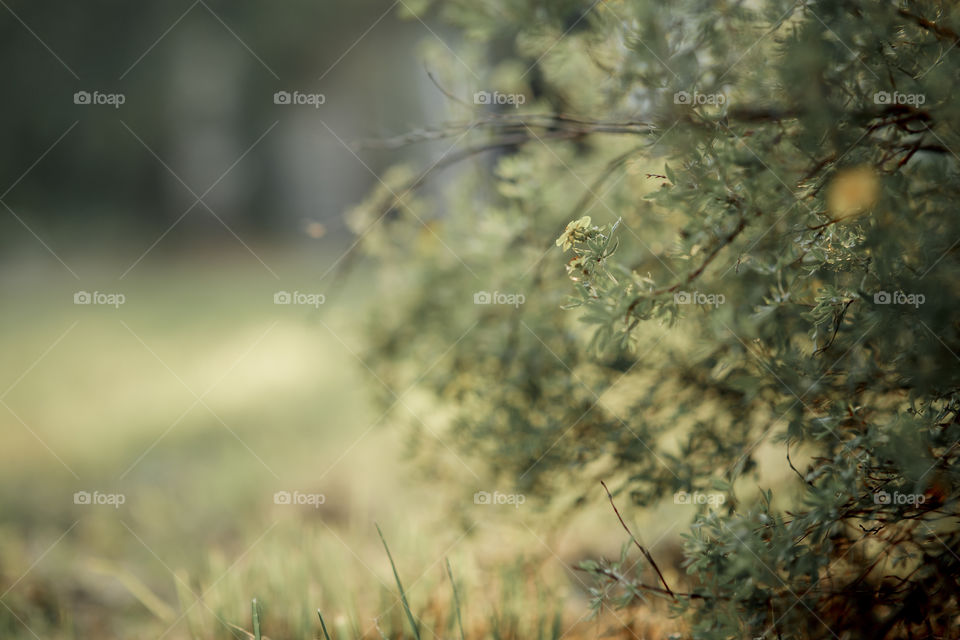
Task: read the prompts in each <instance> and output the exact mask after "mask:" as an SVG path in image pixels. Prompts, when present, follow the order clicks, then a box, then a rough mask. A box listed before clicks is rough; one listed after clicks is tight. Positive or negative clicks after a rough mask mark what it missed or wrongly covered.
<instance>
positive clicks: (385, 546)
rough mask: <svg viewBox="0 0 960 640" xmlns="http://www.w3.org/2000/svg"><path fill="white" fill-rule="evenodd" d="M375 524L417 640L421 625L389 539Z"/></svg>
mask: <svg viewBox="0 0 960 640" xmlns="http://www.w3.org/2000/svg"><path fill="white" fill-rule="evenodd" d="M374 526H375V527H377V533H378V534H379V535H380V541H381V542H382V543H383V548H384V549H386V550H387V559H389V560H390V568H392V569H393V577H394V579H396V581H397V588H398V589H400V601H401V602H402V603H403V610H404V611H406V612H407V620H409V621H410V626H411V627H412V628H413V637H415V638H416V639H417V640H420V627H418V626H417V621H416V619H414V617H413V612H412V611H411V610H410V603H409V602H407V594H406V592H405V591H404V590H403V585H402V584H400V574H399V573H397V565H396V564H394V562H393V556H392V555H390V547H388V546H387V540H386V538H384V537H383V531H381V530H380V525H378V524H376V523H374Z"/></svg>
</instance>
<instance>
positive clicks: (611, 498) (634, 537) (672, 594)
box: [600, 480, 677, 600]
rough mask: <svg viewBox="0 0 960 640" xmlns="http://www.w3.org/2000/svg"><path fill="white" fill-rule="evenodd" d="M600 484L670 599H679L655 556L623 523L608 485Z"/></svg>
mask: <svg viewBox="0 0 960 640" xmlns="http://www.w3.org/2000/svg"><path fill="white" fill-rule="evenodd" d="M600 484H601V485H602V486H603V490H604V491H606V492H607V498H609V499H610V506H612V507H613V512H614V513H615V514H617V519H618V520H619V521H620V524H621V525H623V528H624V530H625V531H626V532H627V533H628V534H629V535H630V539H631V540H633V544H635V545H637V549H640V553H642V554H643V556H644V557H645V558H646V559H647V562H649V563H650V566H651V567H653V570H654V571H656V572H657V576H658V577H659V578H660V582H661V583H663V588H664V589H666V591H667V593H669V594H670V597H671V598H673V599H674V600H676V599H677V596H676V595H675V594H674V593H673V591H672V590H671V589H670V585H668V584H667V580H666V578H664V577H663V573H661V571H660V567H658V566H657V563H656V562H654V560H653V556H652V555H650V552H649V551H647V549H646V547H644V546H643V545H642V544H640V541H639V540H637V537H636V536H634V535H633V532H632V531H630V527H628V526H627V523H626V522H624V521H623V516H621V515H620V511H619V510H618V509H617V504H616V503H615V502H614V501H613V495H611V494H610V489H607V485H606V483H605V482H604V481H603V480H601V481H600Z"/></svg>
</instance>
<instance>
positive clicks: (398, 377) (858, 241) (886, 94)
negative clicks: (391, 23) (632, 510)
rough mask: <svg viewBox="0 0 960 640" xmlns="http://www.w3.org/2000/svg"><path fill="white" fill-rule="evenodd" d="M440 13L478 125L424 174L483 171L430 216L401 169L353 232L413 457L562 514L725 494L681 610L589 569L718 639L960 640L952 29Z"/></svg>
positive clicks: (787, 12) (583, 10)
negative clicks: (411, 408) (779, 476)
mask: <svg viewBox="0 0 960 640" xmlns="http://www.w3.org/2000/svg"><path fill="white" fill-rule="evenodd" d="M411 6H413V4H412V3H411ZM412 10H416V11H418V12H429V11H431V10H432V9H430V7H429V3H418V4H417V5H416V6H413V9H412ZM435 10H436V11H437V12H438V13H439V14H440V16H441V17H442V18H443V19H445V20H446V21H448V22H449V23H450V24H452V25H454V26H456V27H457V28H459V29H460V30H461V33H462V34H463V36H464V38H465V42H464V45H463V46H462V47H460V48H458V49H457V51H458V54H459V55H458V56H450V55H449V54H446V55H445V56H441V57H437V58H436V59H435V60H434V61H433V62H432V63H431V64H432V68H434V69H436V70H437V82H438V84H440V85H441V86H442V87H444V90H445V91H447V93H448V94H449V95H450V96H451V98H453V97H455V96H456V95H459V93H458V90H460V89H465V91H464V92H463V93H464V95H473V94H474V92H486V93H485V94H483V93H481V94H479V96H477V97H476V102H478V103H480V104H478V105H472V104H469V98H468V99H467V100H465V102H467V104H466V110H467V112H468V113H469V114H470V115H469V117H468V118H467V119H466V120H461V121H454V122H451V123H450V124H449V125H445V126H443V127H439V128H437V129H435V130H429V131H423V132H420V133H418V134H414V135H413V136H410V137H407V138H405V139H403V142H404V143H409V142H415V141H417V140H419V139H421V138H423V139H430V140H433V139H437V138H440V139H444V140H446V141H447V143H448V144H451V145H453V146H452V147H451V151H450V152H449V154H448V155H446V156H444V158H445V159H443V160H441V164H440V167H443V166H445V165H446V164H449V163H452V161H453V160H460V159H463V158H482V160H481V161H479V162H478V163H476V164H475V165H473V167H472V169H471V170H464V171H461V172H460V173H458V174H456V176H455V178H454V180H453V184H452V185H450V188H449V189H443V190H438V191H434V192H429V193H428V192H427V191H425V190H423V189H421V186H422V185H424V184H426V183H427V182H428V181H429V179H430V178H432V177H433V172H432V171H429V170H428V171H427V172H425V173H423V174H422V175H418V174H416V173H414V172H412V170H411V169H409V168H406V169H404V168H397V169H395V170H394V171H392V172H391V173H390V174H388V176H387V177H386V178H385V180H384V188H383V189H381V190H380V191H378V192H377V193H374V194H372V195H371V197H370V199H369V200H368V201H367V202H366V203H364V205H363V206H361V207H359V208H358V209H357V210H356V211H355V212H354V214H353V217H352V220H353V222H354V224H355V225H356V228H357V229H358V231H361V232H362V233H363V234H364V239H365V242H364V246H366V247H367V249H368V250H369V251H370V252H371V253H372V254H374V255H376V256H379V257H380V258H381V259H383V260H384V261H386V262H387V263H388V264H390V265H391V269H389V270H387V277H394V278H397V279H396V280H395V282H396V283H398V285H402V286H397V287H395V289H394V290H395V291H396V292H397V293H396V295H392V296H389V297H388V298H385V302H384V305H383V309H382V313H380V314H379V315H378V317H376V318H375V319H374V321H373V322H372V323H371V326H370V338H371V353H370V357H369V358H368V361H369V362H375V363H376V367H375V368H376V370H377V371H376V373H377V375H378V377H380V378H381V379H382V380H383V381H385V382H386V383H387V384H388V385H390V386H391V387H393V388H398V389H405V388H407V387H408V386H411V385H412V386H414V387H415V388H417V389H420V390H425V391H427V392H429V395H430V397H431V398H432V401H433V406H434V407H435V408H436V413H435V414H432V415H433V416H439V418H440V419H438V420H436V421H434V420H433V419H429V420H428V423H429V424H424V423H420V421H419V419H416V420H414V421H413V422H412V424H413V425H414V426H417V427H418V430H419V432H420V435H421V436H422V437H421V438H420V439H419V440H418V447H419V449H421V450H423V451H425V452H430V451H441V452H442V451H445V450H446V447H447V445H450V446H452V447H454V448H455V449H456V451H457V456H458V459H459V460H460V461H462V462H463V463H464V464H465V465H466V466H467V467H469V468H471V469H473V467H474V466H476V467H477V468H486V469H488V470H489V472H490V473H493V474H496V475H497V476H498V477H499V478H501V479H503V480H505V481H510V482H512V483H513V484H515V485H516V486H517V487H519V488H520V489H521V490H522V491H524V492H526V493H529V494H531V495H534V496H539V497H540V498H541V499H542V500H544V501H547V500H550V499H551V497H556V496H565V495H566V494H565V493H564V492H562V491H561V489H564V488H570V487H574V488H577V489H578V490H579V491H581V492H582V496H581V497H582V498H585V497H589V499H590V500H596V499H597V498H598V497H599V496H601V495H602V494H598V493H597V491H596V485H595V481H596V480H597V479H601V478H602V479H606V481H607V483H608V484H609V485H610V486H611V487H612V488H613V493H614V494H615V495H628V496H630V497H631V498H632V500H633V502H634V503H636V504H637V505H649V504H652V503H654V502H656V501H658V500H661V499H664V498H669V497H670V496H676V495H680V496H692V495H700V494H711V495H713V494H717V495H722V496H723V498H724V499H723V502H722V504H720V501H719V500H717V501H712V502H710V503H708V504H702V505H701V506H700V507H699V513H698V515H697V516H696V518H695V520H694V522H693V523H692V525H691V526H690V529H689V531H688V532H687V534H686V535H685V558H686V559H685V566H686V570H687V572H688V574H689V578H688V580H687V582H688V584H687V585H686V586H684V585H679V586H678V585H671V586H666V584H665V583H664V584H661V583H660V582H659V581H658V580H656V575H655V574H650V575H653V577H654V580H651V579H650V578H649V576H648V577H647V578H642V577H641V576H640V575H639V573H638V572H636V571H628V570H627V569H626V567H623V566H621V565H620V563H619V562H607V561H603V562H596V563H588V564H587V565H586V566H585V568H586V569H587V570H589V571H591V572H593V573H594V574H596V576H597V580H598V581H599V582H600V585H598V589H599V588H601V587H602V589H603V590H604V591H611V589H612V592H613V593H615V594H617V597H616V600H617V602H618V603H619V604H633V603H635V602H636V600H637V599H639V598H646V597H650V596H654V597H662V598H665V599H666V600H668V601H669V602H671V603H672V606H673V607H674V608H675V610H676V612H677V613H678V614H682V615H685V616H687V617H689V619H690V621H691V628H692V631H693V634H694V636H695V637H697V638H739V637H769V638H810V637H816V638H822V637H831V636H834V637H844V638H901V637H902V638H907V637H947V636H950V635H952V634H954V633H955V631H953V632H951V631H950V629H956V628H957V624H958V620H957V618H958V610H957V598H958V588H960V584H958V580H957V576H958V575H960V558H958V555H957V553H956V551H955V549H957V548H960V530H958V526H957V501H956V500H957V487H958V472H957V464H956V462H957V456H958V453H960V451H958V446H957V445H958V442H960V417H958V415H960V414H958V410H960V404H958V400H960V397H958V390H960V368H958V366H957V363H958V354H960V334H958V318H960V316H958V314H957V311H958V307H957V304H956V302H957V293H958V284H957V283H958V281H960V280H958V275H960V263H958V260H957V252H956V249H957V247H958V246H960V216H957V215H956V212H955V210H954V209H955V206H956V204H955V203H956V202H958V201H960V176H958V173H957V160H958V159H960V158H958V156H957V154H956V153H955V151H954V149H960V145H958V141H960V131H958V129H957V127H958V122H960V103H957V102H955V101H953V100H952V98H951V93H952V90H953V88H954V83H956V82H957V81H958V80H960V78H958V68H960V67H958V66H957V62H958V61H960V47H958V46H957V45H958V44H960V35H958V33H960V10H958V9H957V8H956V7H955V6H954V5H951V4H949V3H937V2H882V3H878V2H864V1H852V0H851V1H846V2H805V3H795V2H792V1H790V2H788V1H777V0H763V1H760V2H755V3H740V2H719V1H718V2H703V1H694V0H677V1H676V2H670V3H665V2H648V1H646V0H642V1H641V0H623V1H619V2H615V1H612V0H611V1H609V2H599V3H592V4H590V3H587V2H581V1H573V0H569V1H556V0H553V1H551V2H540V1H537V0H510V1H508V0H489V1H487V2H477V1H476V0H448V1H446V2H443V3H437V6H436V7H435ZM481 67H482V68H483V69H484V73H483V75H482V76H480V75H478V77H479V80H476V81H475V79H474V78H473V77H472V76H471V74H470V73H468V71H471V72H473V70H474V69H479V68H481ZM458 78H459V81H458ZM464 78H467V79H468V81H469V82H468V83H464V82H462V80H463V79H464ZM498 95H499V96H514V97H513V98H512V100H506V99H504V100H501V99H500V98H497V97H496V96H498ZM517 96H523V100H522V101H521V100H520V99H519V98H517ZM444 148H445V147H444ZM453 148H457V151H452V149H453ZM388 212H389V213H392V214H393V215H392V216H391V217H390V221H389V222H388V223H385V224H377V223H378V221H379V220H380V219H381V218H382V217H383V216H384V215H385V214H386V213H388ZM555 245H559V246H555ZM561 254H562V255H563V259H562V260H561V257H560V256H561ZM563 260H566V267H565V270H566V275H567V277H566V278H565V277H563V272H564V266H563ZM484 292H491V295H490V296H489V297H487V296H484V295H482V294H483V293H484ZM492 292H496V293H497V294H500V296H499V297H497V296H496V295H493V294H492ZM475 294H477V295H478V297H477V298H476V299H475V298H474V296H475ZM505 295H513V298H507V297H504V296H505ZM521 298H522V301H521ZM475 302H477V304H475ZM486 302H489V304H485V303H486ZM503 303H506V304H503ZM385 400H386V402H387V404H388V405H389V404H392V403H394V402H395V398H394V397H393V396H389V397H387V398H385ZM441 429H444V430H443V431H441ZM760 452H767V453H766V454H764V455H768V456H775V458H774V465H775V466H782V467H783V468H785V469H786V468H789V469H791V470H792V473H793V475H792V478H793V481H792V482H788V483H780V484H779V485H778V486H776V487H775V488H776V489H777V495H776V496H774V494H773V491H772V489H771V487H769V486H761V485H760V483H762V482H764V475H763V474H762V473H761V471H762V469H761V466H758V463H762V462H763V456H761V455H760ZM428 460H432V461H435V460H437V458H436V457H429V455H428ZM457 464H458V463H457V462H456V461H455V462H454V463H453V465H454V466H453V467H450V468H449V471H450V472H453V471H454V470H455V469H457V468H458V466H457ZM461 473H463V471H462V469H461ZM471 481H472V480H471ZM678 492H683V493H680V494H678ZM555 499H559V498H555ZM671 587H673V588H672V589H671ZM668 591H669V592H674V594H675V595H674V596H673V597H671V596H670V595H669V593H667V592H668Z"/></svg>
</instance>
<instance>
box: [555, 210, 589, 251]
mask: <svg viewBox="0 0 960 640" xmlns="http://www.w3.org/2000/svg"><path fill="white" fill-rule="evenodd" d="M592 222H593V220H592V219H591V218H590V216H583V217H582V218H580V219H579V220H574V221H573V222H571V223H569V224H568V225H567V228H566V229H564V230H563V233H562V234H560V237H559V238H557V246H558V247H561V248H562V249H563V250H564V251H566V250H568V249H570V248H571V247H572V246H573V245H574V244H577V243H579V242H586V240H587V239H589V238H591V237H593V236H594V235H596V234H597V231H598V228H597V227H595V226H592Z"/></svg>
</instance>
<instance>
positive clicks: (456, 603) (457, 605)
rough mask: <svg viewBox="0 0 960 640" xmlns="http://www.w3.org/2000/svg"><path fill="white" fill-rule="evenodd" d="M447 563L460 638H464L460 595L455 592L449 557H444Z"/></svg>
mask: <svg viewBox="0 0 960 640" xmlns="http://www.w3.org/2000/svg"><path fill="white" fill-rule="evenodd" d="M443 560H444V562H445V563H446V564H447V575H448V576H450V586H451V587H453V606H454V608H455V609H456V611H457V626H458V627H459V628H460V640H466V638H465V637H464V635H463V619H462V618H461V617H460V596H459V595H458V594H457V583H456V582H454V581H453V571H451V570H450V559H449V558H444V559H443Z"/></svg>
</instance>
